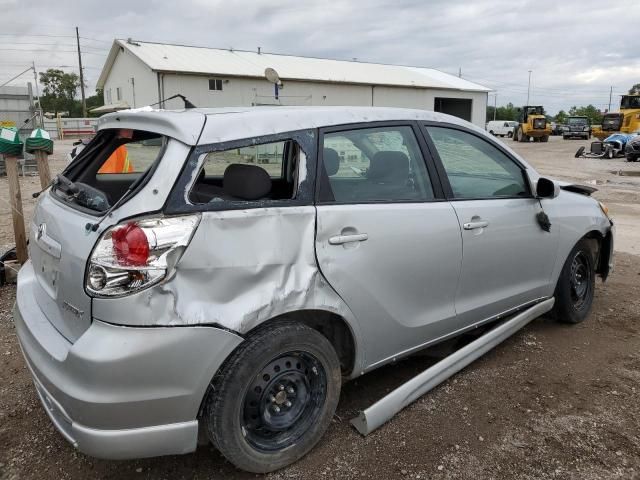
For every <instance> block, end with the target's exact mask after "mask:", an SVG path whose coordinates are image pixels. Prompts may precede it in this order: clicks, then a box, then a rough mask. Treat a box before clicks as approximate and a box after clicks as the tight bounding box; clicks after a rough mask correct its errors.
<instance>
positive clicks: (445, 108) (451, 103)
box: [433, 97, 471, 122]
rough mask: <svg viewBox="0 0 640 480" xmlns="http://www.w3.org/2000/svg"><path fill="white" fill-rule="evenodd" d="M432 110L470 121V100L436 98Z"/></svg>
mask: <svg viewBox="0 0 640 480" xmlns="http://www.w3.org/2000/svg"><path fill="white" fill-rule="evenodd" d="M433 109H434V110H435V111H436V112H441V113H447V114H449V115H453V116H455V117H460V118H462V119H463V120H466V121H468V122H470V121H471V100H470V99H466V98H445V97H436V98H435V101H434V106H433Z"/></svg>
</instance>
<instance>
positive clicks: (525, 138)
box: [518, 128, 529, 143]
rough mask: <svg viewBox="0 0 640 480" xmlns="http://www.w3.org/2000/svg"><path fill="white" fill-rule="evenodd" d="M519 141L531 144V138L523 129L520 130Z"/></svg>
mask: <svg viewBox="0 0 640 480" xmlns="http://www.w3.org/2000/svg"><path fill="white" fill-rule="evenodd" d="M518 141H519V142H522V143H525V142H526V143H528V142H529V136H528V135H525V134H524V132H523V130H522V128H519V129H518Z"/></svg>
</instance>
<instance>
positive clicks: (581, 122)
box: [567, 117, 587, 125]
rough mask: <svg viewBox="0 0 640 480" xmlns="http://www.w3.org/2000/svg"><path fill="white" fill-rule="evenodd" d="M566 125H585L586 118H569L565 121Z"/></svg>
mask: <svg viewBox="0 0 640 480" xmlns="http://www.w3.org/2000/svg"><path fill="white" fill-rule="evenodd" d="M567 123H568V124H569V125H586V124H587V119H586V118H580V117H576V118H569V119H568V120H567Z"/></svg>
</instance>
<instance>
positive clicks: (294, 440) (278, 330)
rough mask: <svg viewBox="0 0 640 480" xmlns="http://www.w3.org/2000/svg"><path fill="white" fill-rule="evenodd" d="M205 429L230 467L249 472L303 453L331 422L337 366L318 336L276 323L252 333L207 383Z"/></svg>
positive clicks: (337, 385) (273, 467)
mask: <svg viewBox="0 0 640 480" xmlns="http://www.w3.org/2000/svg"><path fill="white" fill-rule="evenodd" d="M212 385H213V388H212V390H211V393H210V394H209V396H208V398H207V401H206V404H205V415H204V416H205V421H206V424H207V432H208V434H209V438H210V439H211V441H212V442H213V444H214V446H215V447H216V448H217V449H218V450H219V451H220V452H221V453H222V454H223V455H224V456H225V457H226V458H227V459H228V460H229V461H230V462H231V463H233V464H234V465H235V466H237V467H238V468H241V469H243V470H247V471H250V472H254V473H267V472H271V471H274V470H278V469H280V468H282V467H285V466H287V465H289V464H291V463H293V462H295V461H296V460H298V459H300V458H301V457H302V456H304V455H305V454H306V453H307V452H308V451H309V450H311V449H312V448H313V447H314V446H315V444H316V443H318V441H319V440H320V438H321V437H322V435H323V434H324V432H325V430H326V429H327V427H328V426H329V423H330V422H331V418H332V417H333V414H334V412H335V409H336V406H337V405H338V398H339V397H340V385H341V374H340V361H339V360H338V356H337V355H336V352H335V350H334V349H333V347H332V345H331V343H330V342H329V341H328V340H327V338H326V337H325V336H323V335H322V334H321V333H319V332H318V331H316V330H314V329H312V328H310V327H307V326H305V325H301V324H296V323H278V324H275V325H273V326H268V327H265V328H263V329H260V330H258V331H256V332H254V333H252V334H250V335H249V336H248V337H247V339H246V340H245V342H244V343H243V344H241V346H240V347H239V348H238V349H237V350H236V351H235V352H234V353H233V354H232V355H231V356H230V358H229V359H228V360H227V362H226V363H225V365H224V366H223V367H222V368H221V371H220V372H219V373H218V374H216V376H215V377H214V379H213V382H212Z"/></svg>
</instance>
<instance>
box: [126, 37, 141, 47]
mask: <svg viewBox="0 0 640 480" xmlns="http://www.w3.org/2000/svg"><path fill="white" fill-rule="evenodd" d="M127 43H128V44H129V45H135V46H136V47H139V46H140V44H139V43H138V42H134V41H133V39H132V38H131V37H129V38H127Z"/></svg>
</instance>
